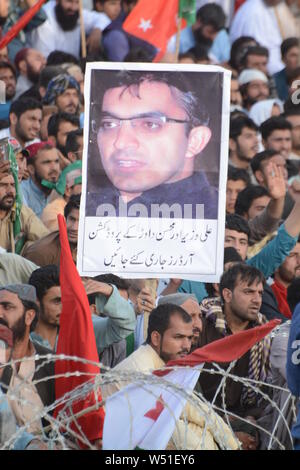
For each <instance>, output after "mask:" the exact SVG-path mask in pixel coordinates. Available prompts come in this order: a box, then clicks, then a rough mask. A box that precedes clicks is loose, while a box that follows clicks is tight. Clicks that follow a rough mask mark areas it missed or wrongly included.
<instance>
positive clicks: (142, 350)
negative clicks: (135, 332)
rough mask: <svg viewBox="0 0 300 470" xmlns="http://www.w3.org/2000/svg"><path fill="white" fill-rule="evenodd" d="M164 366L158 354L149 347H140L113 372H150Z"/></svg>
mask: <svg viewBox="0 0 300 470" xmlns="http://www.w3.org/2000/svg"><path fill="white" fill-rule="evenodd" d="M163 366H164V362H163V361H162V360H161V359H160V357H159V356H158V354H157V353H156V352H155V351H154V349H153V348H152V347H151V346H150V345H149V344H146V345H144V344H143V345H142V346H140V347H139V348H138V349H137V350H136V351H134V352H133V353H132V354H131V355H130V356H129V357H127V358H126V359H124V361H122V362H120V364H118V365H117V366H116V367H115V368H114V370H119V371H122V370H132V371H140V372H150V371H151V370H153V369H158V368H160V367H163Z"/></svg>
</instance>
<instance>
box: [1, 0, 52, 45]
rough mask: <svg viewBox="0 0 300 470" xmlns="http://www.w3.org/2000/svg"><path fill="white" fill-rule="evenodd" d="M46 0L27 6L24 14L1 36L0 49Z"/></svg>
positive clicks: (16, 33)
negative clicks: (27, 8)
mask: <svg viewBox="0 0 300 470" xmlns="http://www.w3.org/2000/svg"><path fill="white" fill-rule="evenodd" d="M45 1H46V0H39V1H38V2H37V3H36V4H35V5H33V7H31V8H29V10H27V11H26V12H25V13H24V15H22V16H21V18H20V19H19V20H18V21H17V22H16V24H14V25H13V27H12V28H10V30H9V31H8V32H7V33H6V34H5V36H3V38H2V39H1V40H0V49H2V48H3V47H5V46H7V44H8V43H10V41H12V40H13V39H14V38H15V37H16V36H17V35H18V34H19V32H20V31H21V30H22V29H24V28H25V26H26V25H27V24H28V23H29V21H30V20H32V18H33V17H34V16H35V15H36V14H37V12H38V11H39V10H40V9H41V8H42V6H43V4H44V3H45Z"/></svg>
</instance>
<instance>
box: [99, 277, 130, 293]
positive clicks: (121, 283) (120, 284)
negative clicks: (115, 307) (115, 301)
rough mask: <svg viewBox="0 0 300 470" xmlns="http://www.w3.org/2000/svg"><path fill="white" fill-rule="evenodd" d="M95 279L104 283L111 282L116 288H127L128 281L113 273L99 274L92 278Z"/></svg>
mask: <svg viewBox="0 0 300 470" xmlns="http://www.w3.org/2000/svg"><path fill="white" fill-rule="evenodd" d="M93 279H94V280H95V281H99V282H105V283H106V284H113V285H114V286H116V288H117V289H121V290H126V291H128V290H129V287H130V286H129V282H128V281H126V279H122V278H121V277H119V276H116V275H115V274H99V275H98V276H95V277H94V278H93Z"/></svg>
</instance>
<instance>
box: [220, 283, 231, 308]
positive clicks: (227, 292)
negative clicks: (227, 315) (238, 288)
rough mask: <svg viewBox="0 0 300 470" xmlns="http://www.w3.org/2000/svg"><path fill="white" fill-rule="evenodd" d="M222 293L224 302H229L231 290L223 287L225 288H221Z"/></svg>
mask: <svg viewBox="0 0 300 470" xmlns="http://www.w3.org/2000/svg"><path fill="white" fill-rule="evenodd" d="M222 295H223V299H224V302H225V304H229V302H231V300H232V292H231V290H230V289H227V288H226V287H225V289H223V291H222Z"/></svg>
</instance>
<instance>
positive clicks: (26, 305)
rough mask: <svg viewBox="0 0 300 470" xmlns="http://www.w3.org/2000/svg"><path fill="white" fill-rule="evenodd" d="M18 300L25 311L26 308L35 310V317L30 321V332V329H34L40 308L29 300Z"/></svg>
mask: <svg viewBox="0 0 300 470" xmlns="http://www.w3.org/2000/svg"><path fill="white" fill-rule="evenodd" d="M20 300H21V302H22V304H23V307H24V311H25V312H27V310H34V311H35V317H34V319H33V320H32V323H31V325H30V333H31V332H32V331H34V330H35V327H36V324H37V322H38V319H39V316H40V309H39V307H38V305H37V304H36V303H35V302H31V301H30V300H23V299H20Z"/></svg>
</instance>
